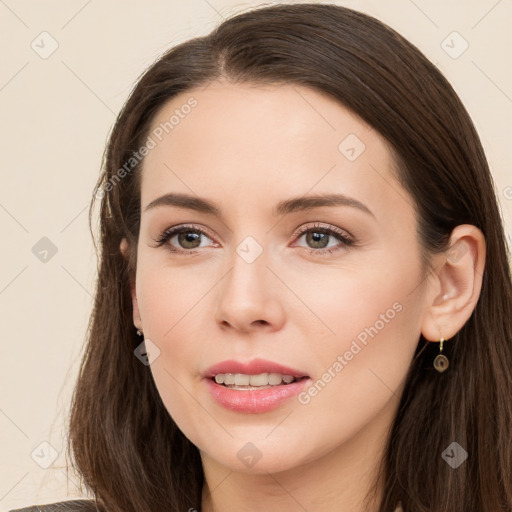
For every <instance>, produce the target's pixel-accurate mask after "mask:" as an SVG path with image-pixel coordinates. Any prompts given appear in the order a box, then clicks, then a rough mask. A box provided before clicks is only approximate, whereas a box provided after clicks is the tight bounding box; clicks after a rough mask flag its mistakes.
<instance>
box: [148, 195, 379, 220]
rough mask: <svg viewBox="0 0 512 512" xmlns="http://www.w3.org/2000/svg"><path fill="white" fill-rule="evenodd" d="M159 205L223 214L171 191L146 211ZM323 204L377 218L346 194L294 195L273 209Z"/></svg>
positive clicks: (289, 210)
mask: <svg viewBox="0 0 512 512" xmlns="http://www.w3.org/2000/svg"><path fill="white" fill-rule="evenodd" d="M158 206H174V207H177V208H186V209H188V210H195V211H197V212H201V213H208V214H211V215H216V216H220V214H221V209H220V208H219V207H218V206H217V205H216V204H215V203H213V202H212V201H210V200H208V199H204V198H201V197H198V196H191V195H188V194H181V193H169V194H165V195H163V196H161V197H158V198H157V199H155V200H153V201H151V203H149V204H148V205H147V206H146V208H144V211H145V212H147V211H148V210H151V209H153V208H156V207H158ZM323 206H350V207H353V208H357V209H358V210H361V211H362V212H364V213H367V214H368V215H371V216H372V217H374V218H375V215H374V214H373V213H372V211H371V210H370V209H369V208H368V207H367V206H366V205H364V204H363V203H361V202H360V201H358V200H357V199H354V198H353V197H349V196H346V195H344V194H312V195H308V196H299V197H293V198H291V199H286V200H284V201H280V202H279V203H277V205H276V206H275V207H274V208H273V209H272V213H273V215H275V216H277V215H286V214H288V213H293V212H298V211H305V210H312V209H314V208H321V207H323Z"/></svg>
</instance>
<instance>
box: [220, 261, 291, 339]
mask: <svg viewBox="0 0 512 512" xmlns="http://www.w3.org/2000/svg"><path fill="white" fill-rule="evenodd" d="M231 261H232V267H231V270H230V271H229V272H228V273H227V275H226V276H225V277H224V278H223V279H222V281H221V283H219V286H218V289H217V290H218V294H219V296H218V301H217V307H216V312H215V320H216V322H217V323H218V324H219V325H220V326H221V327H222V328H223V329H229V328H230V329H232V330H235V331H240V332H244V333H249V332H251V331H253V330H258V329H263V330H266V331H268V332H272V331H275V330H279V329H281V328H282V326H283V324H284V322H285V311H284V308H283V300H282V299H283V297H282V295H281V294H282V293H283V290H282V283H281V282H280V281H279V279H277V277H276V276H275V270H273V269H272V270H270V269H269V268H268V266H267V265H268V258H267V257H266V253H265V251H263V253H262V254H261V255H260V256H259V257H258V258H257V259H256V260H255V261H252V262H248V261H246V260H245V259H244V258H243V257H241V256H240V255H239V254H238V253H236V252H234V254H233V258H232V260H231Z"/></svg>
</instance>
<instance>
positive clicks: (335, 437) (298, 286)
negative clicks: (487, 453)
mask: <svg viewBox="0 0 512 512" xmlns="http://www.w3.org/2000/svg"><path fill="white" fill-rule="evenodd" d="M191 96H193V97H194V98H195V99H196V100H197V106H196V107H195V108H194V109H192V110H191V112H190V113H189V114H188V115H187V116H184V118H183V119H180V122H179V124H177V125H176V126H175V127H174V129H173V130H172V131H170V132H169V134H167V135H166V136H165V137H164V138H163V139H162V141H161V142H159V143H158V144H157V145H156V147H155V148H154V149H152V150H151V151H150V152H149V154H148V155H147V156H146V159H145V161H144V165H143V172H142V183H141V205H142V210H143V211H142V215H141V226H140V236H139V241H138V246H137V247H136V250H137V270H136V275H134V276H132V281H131V285H132V297H133V320H134V325H135V326H136V327H137V328H139V329H141V330H143V332H144V336H145V339H149V340H151V341H152V342H153V343H154V344H155V345H157V346H158V348H159V350H160V355H159V357H158V358H157V359H156V360H155V361H154V362H153V363H152V364H151V365H150V369H151V372H152V374H153V377H154V379H155V383H156V385H157V388H158V391H159V393H160V395H161V398H162V400H163V403H164V404H165V406H166V408H167V410H168V411H169V414H170V415H171V416H172V417H173V419H174V421H175V422H176V423H177V425H178V426H179V428H180V429H181V430H182V431H183V432H184V434H185V435H186V436H187V437H188V438H189V439H190V440H191V441H192V442H193V443H194V444H195V445H196V446H197V447H198V448H199V450H200V453H201V457H202V461H203V467H204V471H205V478H206V484H205V487H204V492H203V504H202V505H203V510H207V511H212V510H215V511H231V510H233V511H234V510H237V511H256V510H258V511H259V510H278V509H282V510H287V511H291V512H294V511H303V510H304V509H307V510H308V511H320V510H321V511H336V512H339V511H343V510H345V511H356V512H357V511H363V510H365V509H364V507H363V499H364V497H365V494H366V492H367V490H368V486H369V485H370V481H371V480H370V479H371V477H372V475H373V472H374V471H375V469H376V465H377V463H378V462H379V460H380V457H381V455H382V451H383V449H384V446H385V442H386V436H387V433H388V430H389V428H390V426H391V423H392V421H393V418H394V415H395V413H396V408H397V406H398V402H399V397H400V395H401V393H402V390H403V386H404V381H405V377H406V374H407V371H408V368H409V366H410V364H411V361H412V357H413V353H414V350H415V347H416V345H417V343H418V340H419V337H420V334H423V335H424V336H425V338H426V339H427V340H431V341H439V339H440V338H441V337H444V338H445V339H448V340H449V339H450V338H451V337H453V335H454V334H456V332H457V331H458V330H460V328H461V327H462V326H463V325H464V323H465V322H466V321H467V319H468V318H469V316H470V315H471V312H472V311H473V309H474V307H475V305H476V301H477V299H478V295H479V293H480V288H481V281H482V273H483V268H484V264H485V240H484V237H483V235H482V233H481V232H480V231H479V230H478V229H477V228H475V227H473V226H468V225H463V226H458V227H457V228H456V229H455V230H454V231H453V233H452V245H453V246H455V247H456V248H457V251H458V253H457V254H458V256H457V257H449V254H447V253H445V254H438V255H436V256H435V257H432V268H433V270H432V271H431V272H430V273H429V274H428V277H426V278H425V276H424V269H423V267H422V263H421V259H420V245H419V241H418V237H417V233H416V222H417V221H416V218H415V215H414V210H413V201H412V199H411V197H410V196H409V195H408V193H407V192H406V191H405V190H404V189H402V188H401V187H400V185H399V183H398V181H397V180H396V176H395V172H394V163H393V159H392V155H391V152H390V149H389V147H388V145H387V144H386V142H385V140H384V139H383V138H382V137H381V136H380V135H379V134H378V133H377V132H376V131H375V130H373V129H372V128H371V127H369V126H368V125H366V124H365V123H364V122H362V121H361V120H360V119H359V118H358V117H356V116H355V115H353V114H352V113H351V112H350V111H348V110H347V109H346V108H345V107H343V106H342V105H341V104H339V103H338V102H336V101H335V100H334V99H332V98H329V97H327V96H325V95H323V94H322V93H319V92H317V91H315V90H312V89H309V88H306V87H299V86H293V87H292V86H288V85H286V86H284V85H279V86H275V85H265V86H262V85H257V86H256V85H252V84H243V85H234V84H230V83H228V82H224V81H216V82H213V83H211V84H210V85H208V87H206V88H198V89H194V90H189V91H186V92H184V93H182V94H180V95H179V96H177V97H175V98H173V99H172V100H170V101H169V102H168V103H167V104H166V105H164V107H162V109H161V110H160V112H159V113H158V114H157V116H156V118H155V119H154V122H153V128H155V127H157V126H158V125H159V124H160V123H162V122H165V121H166V120H168V119H169V117H170V116H171V115H172V114H173V112H174V111H175V109H176V108H180V107H181V106H182V105H183V104H184V103H186V101H187V100H188V99H189V98H190V97H191ZM349 134H356V135H357V137H358V138H359V139H360V140H361V141H362V142H363V143H364V145H365V150H364V151H363V152H362V153H361V154H360V156H359V157H358V158H357V159H355V160H354V161H350V160H349V159H347V158H346V157H345V156H344V154H342V152H341V151H340V150H339V149H338V146H339V144H340V142H341V141H343V140H344V139H345V137H347V136H348V135H349ZM171 191H172V192H181V193H187V194H192V195H197V196H200V197H204V198H207V199H209V200H211V201H213V202H215V203H216V204H217V205H218V206H219V207H220V209H221V215H220V216H216V215H212V214H208V213H202V212H196V211H192V210H188V209H184V208H178V207H175V206H158V207H155V208H153V209H149V210H147V211H144V209H145V208H146V206H147V205H148V204H149V203H151V202H152V201H153V200H154V199H156V198H158V197H160V196H162V195H163V194H165V193H168V192H171ZM332 192H337V193H343V194H345V195H347V196H350V197H352V198H355V199H357V200H358V201H360V202H361V203H363V204H364V205H366V206H367V208H368V209H369V210H371V212H372V214H368V213H365V212H363V211H361V210H359V209H357V208H354V207H351V206H346V205H345V206H323V207H320V208H314V209H310V210H306V211H298V212H293V213H289V214H286V215H284V216H283V215H280V216H275V215H273V214H272V207H273V206H274V205H275V204H276V203H277V202H279V201H281V200H284V199H289V198H291V197H297V196H303V195H305V194H313V193H315V194H324V193H332ZM318 222H320V223H322V227H329V226H334V227H337V228H339V229H340V230H343V231H346V232H347V233H349V234H350V235H351V237H352V239H353V240H354V244H353V245H351V246H345V245H344V244H343V243H342V242H340V241H339V240H338V239H337V238H336V237H335V236H334V235H331V236H330V237H329V242H328V248H334V249H335V250H334V251H333V252H332V253H330V254H329V253H327V254H325V253H324V254H319V252H318V251H321V250H322V246H319V245H318V244H317V245H315V241H314V239H312V238H311V234H312V232H315V229H316V228H315V227H314V224H315V223H318ZM183 223H186V224H194V226H198V227H201V228H203V229H205V230H206V231H207V233H208V235H207V236H202V237H201V238H200V241H201V243H200V247H199V248H197V247H196V249H195V251H196V252H195V253H194V254H176V253H173V252H171V251H170V250H169V248H170V247H171V246H174V247H175V248H178V249H181V250H184V251H187V250H188V251H191V250H194V249H193V247H194V245H193V244H192V245H188V246H183V245H180V243H179V240H178V237H177V236H175V237H174V238H173V239H172V241H171V240H169V241H167V242H166V243H165V244H164V245H163V246H161V247H156V242H155V240H156V239H157V238H158V236H159V235H160V234H161V233H162V232H163V231H165V230H166V229H168V228H170V227H172V226H178V225H180V224H183ZM301 226H302V227H311V228H312V229H311V231H310V235H309V236H308V234H307V233H306V234H302V235H301V236H300V237H298V236H297V235H296V233H297V230H298V228H300V227H301ZM247 236H251V237H253V238H254V239H255V240H256V241H257V243H258V244H259V245H260V246H261V249H262V251H263V252H262V253H261V255H260V256H259V257H258V258H257V259H256V260H255V261H254V262H252V263H248V262H247V261H245V260H244V259H243V258H242V257H240V256H239V255H238V254H237V252H236V248H237V246H238V245H239V244H240V243H241V242H242V241H243V240H244V239H245V238H246V237H247ZM196 246H197V244H196ZM120 249H121V251H122V252H123V254H125V255H126V254H127V250H128V245H127V243H126V240H124V239H123V241H122V243H121V247H120ZM308 249H309V251H310V252H308ZM314 251H317V253H316V254H315V253H314ZM397 303H398V304H399V305H400V307H401V310H400V312H397V313H396V314H395V315H394V318H393V319H391V320H389V321H388V322H385V326H384V327H383V328H381V329H380V330H379V331H378V334H377V335H374V337H373V338H368V342H367V344H366V345H365V346H363V347H362V350H360V351H359V352H358V353H357V355H355V356H354V357H353V358H352V359H351V360H350V361H348V362H347V364H346V365H344V367H343V369H342V370H341V371H339V372H338V373H336V376H335V377H334V378H332V379H331V380H330V382H328V383H327V385H326V386H325V387H324V388H323V389H322V390H321V391H320V392H319V393H318V394H317V395H316V396H314V397H311V400H310V401H309V402H308V403H306V404H304V403H300V402H299V401H298V400H297V399H296V398H292V399H290V400H289V401H288V402H286V403H285V404H284V405H282V406H281V407H279V408H278V409H276V410H274V411H270V412H266V413H261V414H247V413H240V412H234V411H229V410H226V409H224V408H222V407H221V406H220V405H218V404H217V403H216V402H215V401H214V400H213V399H212V398H211V397H210V395H209V393H208V390H207V386H206V384H205V382H204V381H203V379H202V378H201V373H202V372H203V371H204V370H206V368H208V367H209V366H211V365H212V364H214V363H217V362H219V361H223V360H226V359H238V360H241V361H248V360H250V359H252V358H256V357H258V358H265V359H269V360H272V361H276V362H279V363H282V364H285V365H288V366H292V367H294V368H298V369H300V370H302V371H304V372H305V373H306V374H307V375H309V376H310V378H311V383H313V382H315V381H317V380H318V379H321V378H322V375H323V374H324V373H325V372H326V371H327V370H328V369H329V368H332V367H333V364H334V363H335V362H336V360H337V357H338V356H339V355H343V354H344V353H345V352H346V351H347V350H349V349H350V346H351V343H352V342H353V340H354V339H356V338H357V336H358V335H359V334H360V333H361V332H362V331H364V329H365V328H366V327H369V326H374V325H376V322H377V321H378V320H379V319H381V318H382V317H381V315H382V314H385V312H386V311H387V310H389V309H390V308H392V305H393V304H395V305H396V304H397ZM379 325H380V324H379ZM446 343H449V341H447V342H446ZM448 371H449V370H448ZM247 442H251V443H252V444H254V445H255V446H256V447H257V449H258V450H259V453H260V454H261V458H260V460H259V461H258V462H257V463H256V464H254V465H253V466H252V467H246V465H245V464H244V463H243V462H242V461H241V460H240V459H239V458H238V457H237V452H238V451H239V450H240V449H241V448H242V447H243V446H244V445H246V443H247ZM381 491H382V489H381V487H379V493H380V492H381ZM379 495H380V494H379ZM373 506H375V505H373Z"/></svg>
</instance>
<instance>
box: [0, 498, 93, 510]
mask: <svg viewBox="0 0 512 512" xmlns="http://www.w3.org/2000/svg"><path fill="white" fill-rule="evenodd" d="M97 510H98V509H97V508H96V505H95V504H94V501H93V500H71V501H59V502H58V503H49V504H48V505H34V506H32V507H26V508H17V509H16V510H10V511H9V512H97Z"/></svg>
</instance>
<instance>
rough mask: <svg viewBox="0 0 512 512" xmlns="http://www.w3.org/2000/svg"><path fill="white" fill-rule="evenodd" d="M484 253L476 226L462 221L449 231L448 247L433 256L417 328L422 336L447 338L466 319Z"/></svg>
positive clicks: (478, 283)
mask: <svg viewBox="0 0 512 512" xmlns="http://www.w3.org/2000/svg"><path fill="white" fill-rule="evenodd" d="M485 256H486V247H485V237H484V235H483V233H482V232H481V231H480V229H478V228H477V227H475V226H471V225H468V224H463V225H460V226H457V227H456V228H455V229H454V230H453V231H452V234H451V237H450V248H449V249H448V251H446V252H445V253H443V254H439V255H436V256H435V257H434V262H435V270H434V272H433V276H432V277H431V278H430V280H429V292H428V293H427V303H426V310H425V315H424V318H423V324H422V330H421V332H422V334H423V337H424V338H425V339H427V340H429V341H439V340H440V339H441V338H444V339H450V338H452V337H453V336H455V334H457V332H459V331H460V329H462V327H463V326H464V324H465V323H466V322H467V321H468V319H469V318H470V316H471V315H472V313H473V311H474V309H475V307H476V304H477V302H478V298H479V297H480V291H481V289H482V280H483V273H484V268H485Z"/></svg>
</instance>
